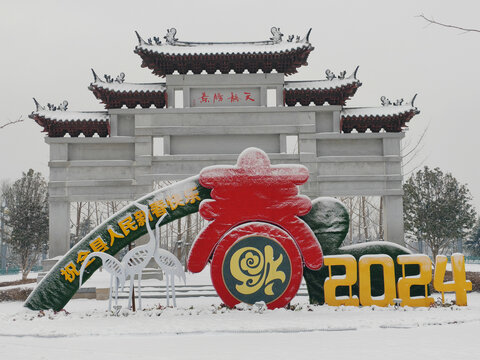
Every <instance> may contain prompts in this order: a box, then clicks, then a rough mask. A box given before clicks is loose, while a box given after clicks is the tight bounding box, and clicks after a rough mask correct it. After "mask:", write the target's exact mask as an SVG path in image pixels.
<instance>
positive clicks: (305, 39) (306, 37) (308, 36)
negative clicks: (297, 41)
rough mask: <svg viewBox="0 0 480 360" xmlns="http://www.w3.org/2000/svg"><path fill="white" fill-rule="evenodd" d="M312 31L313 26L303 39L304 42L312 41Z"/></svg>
mask: <svg viewBox="0 0 480 360" xmlns="http://www.w3.org/2000/svg"><path fill="white" fill-rule="evenodd" d="M311 32H312V28H310V29H309V30H308V32H307V35H305V37H304V38H303V39H302V42H308V43H309V42H310V33H311Z"/></svg>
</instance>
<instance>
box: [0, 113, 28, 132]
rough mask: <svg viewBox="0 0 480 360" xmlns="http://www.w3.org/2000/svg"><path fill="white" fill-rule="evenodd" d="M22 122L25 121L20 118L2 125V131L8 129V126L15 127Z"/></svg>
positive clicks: (0, 126)
mask: <svg viewBox="0 0 480 360" xmlns="http://www.w3.org/2000/svg"><path fill="white" fill-rule="evenodd" d="M22 121H23V119H22V117H21V116H20V117H19V118H18V119H17V120H13V121H9V122H7V123H6V124H3V125H0V129H3V128H4V127H7V126H8V125H13V124H16V123H19V122H22Z"/></svg>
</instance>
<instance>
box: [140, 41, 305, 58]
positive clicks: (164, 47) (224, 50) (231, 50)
mask: <svg viewBox="0 0 480 360" xmlns="http://www.w3.org/2000/svg"><path fill="white" fill-rule="evenodd" d="M309 45H310V44H309V43H308V42H298V43H297V42H288V41H282V42H280V43H268V42H259V43H205V44H202V43H177V44H175V45H170V44H163V43H162V44H161V45H156V44H154V45H149V44H142V45H138V46H137V48H139V49H142V50H148V51H152V52H156V53H159V54H167V55H200V54H202V55H205V54H264V53H276V52H287V51H291V50H296V49H300V48H302V47H305V46H309Z"/></svg>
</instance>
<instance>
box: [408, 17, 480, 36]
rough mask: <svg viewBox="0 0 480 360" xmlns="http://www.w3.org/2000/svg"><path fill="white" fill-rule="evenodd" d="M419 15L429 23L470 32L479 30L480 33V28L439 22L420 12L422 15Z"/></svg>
mask: <svg viewBox="0 0 480 360" xmlns="http://www.w3.org/2000/svg"><path fill="white" fill-rule="evenodd" d="M417 17H419V18H422V19H423V20H425V21H427V22H428V25H432V24H433V25H438V26H443V27H446V28H451V29H456V30H461V31H463V33H469V32H478V33H480V29H475V28H465V27H462V26H457V25H451V24H445V23H441V22H438V21H436V20H434V19H433V18H431V19H429V18H427V17H426V16H425V15H423V14H420V15H418V16H417Z"/></svg>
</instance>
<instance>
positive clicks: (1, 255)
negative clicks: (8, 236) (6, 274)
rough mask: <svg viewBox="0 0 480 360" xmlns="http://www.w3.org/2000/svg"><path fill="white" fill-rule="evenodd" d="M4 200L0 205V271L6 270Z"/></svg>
mask: <svg viewBox="0 0 480 360" xmlns="http://www.w3.org/2000/svg"><path fill="white" fill-rule="evenodd" d="M5 207H6V203H5V199H3V200H2V204H1V205H0V269H2V270H5V269H6V268H7V243H6V242H5Z"/></svg>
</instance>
